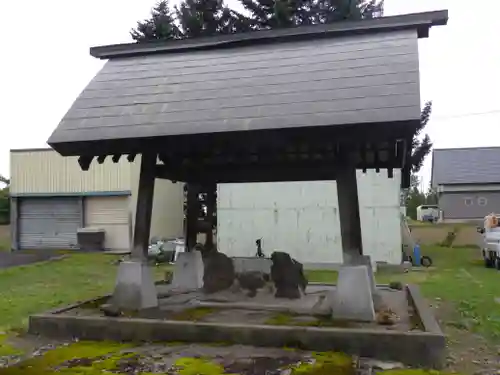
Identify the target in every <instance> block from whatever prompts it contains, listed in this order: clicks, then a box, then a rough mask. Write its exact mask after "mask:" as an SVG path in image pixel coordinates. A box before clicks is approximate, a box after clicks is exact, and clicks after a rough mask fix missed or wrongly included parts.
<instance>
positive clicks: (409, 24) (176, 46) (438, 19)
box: [90, 10, 448, 59]
mask: <svg viewBox="0 0 500 375" xmlns="http://www.w3.org/2000/svg"><path fill="white" fill-rule="evenodd" d="M447 23H448V11H447V10H439V11H434V12H424V13H411V14H403V15H397V16H389V17H380V18H374V19H370V20H361V21H344V22H336V23H331V24H323V25H314V26H301V27H291V28H286V29H275V30H261V31H253V32H248V33H238V34H229V35H217V36H212V37H203V38H194V39H185V40H177V41H169V42H164V41H159V42H150V43H124V44H112V45H106V46H97V47H91V48H90V54H91V55H92V56H93V57H96V58H98V59H112V58H119V57H132V56H141V55H150V54H156V53H176V52H186V51H191V50H206V49H216V48H224V47H226V48H228V47H236V46H243V45H251V44H264V43H269V42H280V41H287V40H299V39H302V40H307V39H312V38H318V37H323V38H324V37H333V36H339V35H356V34H366V33H376V32H381V31H396V30H408V29H416V30H417V32H418V37H419V38H426V37H428V34H429V29H430V28H431V27H432V26H443V25H446V24H447Z"/></svg>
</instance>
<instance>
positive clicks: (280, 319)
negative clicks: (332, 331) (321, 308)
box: [264, 313, 354, 328]
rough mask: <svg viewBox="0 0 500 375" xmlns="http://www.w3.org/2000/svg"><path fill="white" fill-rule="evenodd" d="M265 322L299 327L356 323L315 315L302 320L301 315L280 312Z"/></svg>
mask: <svg viewBox="0 0 500 375" xmlns="http://www.w3.org/2000/svg"><path fill="white" fill-rule="evenodd" d="M264 324H266V325H274V326H299V327H332V328H350V327H353V326H354V324H353V323H352V322H349V321H346V320H335V319H331V318H327V317H319V316H315V317H312V319H310V320H309V319H308V320H300V316H299V315H294V314H285V313H278V314H274V315H273V316H271V317H270V318H269V319H267V320H266V321H265V322H264Z"/></svg>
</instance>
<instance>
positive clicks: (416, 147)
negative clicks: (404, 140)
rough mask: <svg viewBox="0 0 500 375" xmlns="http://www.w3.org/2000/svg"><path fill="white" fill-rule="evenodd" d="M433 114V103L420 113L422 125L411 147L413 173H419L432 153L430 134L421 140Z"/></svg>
mask: <svg viewBox="0 0 500 375" xmlns="http://www.w3.org/2000/svg"><path fill="white" fill-rule="evenodd" d="M431 112H432V101H429V102H427V103H425V105H424V109H423V110H422V112H421V113H420V125H419V127H418V128H417V132H416V133H415V136H414V137H413V142H412V145H411V150H412V153H411V165H412V173H418V172H419V171H420V169H421V168H422V165H423V164H424V160H425V157H426V156H427V155H428V154H429V152H431V149H432V141H431V139H430V137H429V135H428V134H426V135H425V136H424V138H422V139H420V134H421V133H422V130H424V128H425V126H426V125H427V123H428V122H429V119H430V117H431Z"/></svg>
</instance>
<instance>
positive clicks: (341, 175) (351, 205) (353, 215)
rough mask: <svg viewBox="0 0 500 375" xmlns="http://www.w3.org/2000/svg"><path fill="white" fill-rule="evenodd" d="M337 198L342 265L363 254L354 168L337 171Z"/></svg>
mask: <svg viewBox="0 0 500 375" xmlns="http://www.w3.org/2000/svg"><path fill="white" fill-rule="evenodd" d="M337 196H338V201H339V219H340V233H341V236H342V250H343V253H344V263H349V261H350V259H353V258H355V257H356V256H359V255H362V254H363V246H362V240H361V222H360V217H359V200H358V184H357V180H356V169H355V168H353V167H346V168H342V169H339V171H338V174H337Z"/></svg>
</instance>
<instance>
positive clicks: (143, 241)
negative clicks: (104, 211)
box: [132, 153, 156, 259]
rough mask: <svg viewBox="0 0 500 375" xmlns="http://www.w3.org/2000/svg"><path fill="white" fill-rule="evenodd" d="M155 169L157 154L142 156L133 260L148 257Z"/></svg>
mask: <svg viewBox="0 0 500 375" xmlns="http://www.w3.org/2000/svg"><path fill="white" fill-rule="evenodd" d="M155 167H156V153H145V154H142V158H141V167H140V172H139V189H138V192H137V209H136V212H135V226H134V236H133V237H134V240H133V247H132V258H135V259H145V258H146V257H147V255H148V245H149V234H150V230H151V214H152V211H153V196H154V188H155V171H156V170H155Z"/></svg>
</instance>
